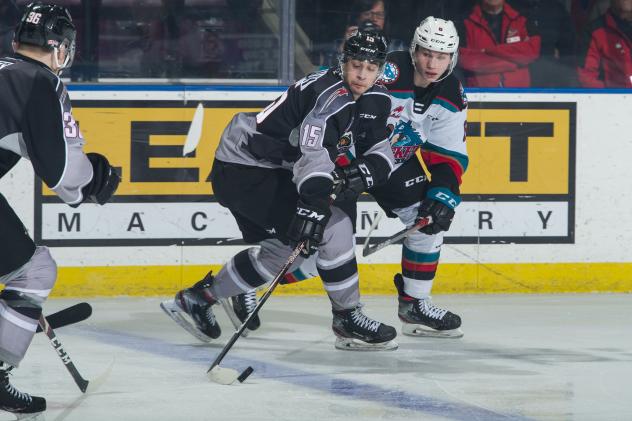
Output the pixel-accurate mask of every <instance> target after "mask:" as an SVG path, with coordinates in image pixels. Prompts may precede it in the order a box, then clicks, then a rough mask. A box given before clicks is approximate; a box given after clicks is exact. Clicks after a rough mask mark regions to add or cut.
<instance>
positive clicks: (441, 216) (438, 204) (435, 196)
mask: <svg viewBox="0 0 632 421" xmlns="http://www.w3.org/2000/svg"><path fill="white" fill-rule="evenodd" d="M460 202H461V198H460V197H459V196H457V195H456V194H454V193H452V192H451V191H450V190H448V189H446V188H436V187H435V188H432V189H430V190H428V193H427V194H426V198H425V199H424V200H422V202H421V205H420V206H419V211H418V212H417V219H416V220H415V223H417V222H418V221H419V220H420V219H422V218H426V217H427V216H430V217H431V218H432V223H431V224H430V225H426V226H425V227H423V228H420V229H419V231H421V232H423V233H424V234H428V235H433V234H438V233H440V232H441V231H447V230H449V229H450V224H452V218H454V208H456V207H457V205H458V204H459V203H460Z"/></svg>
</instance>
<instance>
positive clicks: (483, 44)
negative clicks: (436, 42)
mask: <svg viewBox="0 0 632 421" xmlns="http://www.w3.org/2000/svg"><path fill="white" fill-rule="evenodd" d="M528 26H529V25H528V24H527V18H525V17H524V16H522V15H521V14H520V13H518V12H517V11H516V10H514V9H513V8H512V7H511V6H509V5H508V4H506V3H505V0H480V2H479V4H477V5H475V6H474V8H473V10H472V13H471V14H470V15H469V16H468V17H467V18H466V19H465V21H464V22H463V24H462V28H461V32H462V34H461V39H462V40H463V41H464V42H463V44H462V47H461V48H459V53H460V55H461V57H460V60H459V62H460V64H461V68H462V69H463V70H464V72H465V77H466V86H481V87H529V86H531V77H530V73H529V67H528V66H529V64H531V63H533V62H534V61H535V60H536V59H537V58H538V57H539V56H540V36H539V35H535V34H534V29H533V28H531V27H528Z"/></svg>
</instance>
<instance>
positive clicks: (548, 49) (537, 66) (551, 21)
mask: <svg viewBox="0 0 632 421" xmlns="http://www.w3.org/2000/svg"><path fill="white" fill-rule="evenodd" d="M511 4H512V5H513V6H514V7H515V8H516V9H517V10H518V11H519V12H520V14H522V15H523V16H525V17H526V18H527V20H528V21H529V22H531V24H532V25H533V26H534V27H535V28H536V32H537V33H538V34H539V35H540V57H539V58H538V59H537V60H536V61H534V62H533V63H531V65H529V71H530V73H531V86H535V87H545V88H560V87H569V86H577V77H576V72H575V69H576V67H577V64H576V60H575V38H576V36H575V31H574V30H573V24H572V20H571V17H570V15H569V13H568V11H567V10H566V9H565V8H564V5H563V4H562V3H560V1H559V0H511Z"/></svg>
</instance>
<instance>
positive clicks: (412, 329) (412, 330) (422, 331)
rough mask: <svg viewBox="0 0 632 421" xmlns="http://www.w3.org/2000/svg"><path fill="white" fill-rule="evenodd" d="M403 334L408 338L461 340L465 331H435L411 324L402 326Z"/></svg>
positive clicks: (457, 329) (458, 329)
mask: <svg viewBox="0 0 632 421" xmlns="http://www.w3.org/2000/svg"><path fill="white" fill-rule="evenodd" d="M402 333H403V334H404V335H406V336H417V337H424V338H452V339H456V338H460V337H462V336H463V331H462V330H461V329H460V328H456V329H452V330H435V329H432V328H430V327H428V326H424V325H416V324H410V323H403V324H402Z"/></svg>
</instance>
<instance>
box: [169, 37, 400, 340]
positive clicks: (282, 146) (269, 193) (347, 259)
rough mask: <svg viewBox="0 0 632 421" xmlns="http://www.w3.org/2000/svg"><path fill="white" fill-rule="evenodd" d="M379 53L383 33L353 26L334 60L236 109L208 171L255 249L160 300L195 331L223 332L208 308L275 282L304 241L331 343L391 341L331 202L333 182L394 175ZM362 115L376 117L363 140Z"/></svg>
mask: <svg viewBox="0 0 632 421" xmlns="http://www.w3.org/2000/svg"><path fill="white" fill-rule="evenodd" d="M385 58H386V42H385V41H384V40H383V38H382V37H381V36H379V35H375V34H371V33H363V32H358V33H356V34H355V35H354V36H352V37H351V38H350V39H349V40H347V42H346V43H345V47H344V52H343V54H342V56H341V59H340V64H339V66H336V67H333V68H331V69H329V70H324V71H321V72H317V73H314V74H311V75H308V76H307V77H305V78H303V79H301V80H299V81H298V82H296V83H295V84H294V85H292V86H290V88H289V89H288V90H287V91H285V92H284V93H283V94H282V95H281V96H280V97H279V98H277V99H276V100H275V101H274V102H272V103H271V104H270V105H268V106H267V107H266V108H265V109H263V110H262V111H261V112H259V113H239V114H237V115H235V116H234V118H233V119H232V121H231V122H230V123H229V125H228V126H227V127H226V129H225V130H224V133H223V134H222V137H221V140H220V144H219V146H218V148H217V151H216V152H215V161H214V164H213V169H212V172H211V180H212V184H213V190H214V194H215V197H216V198H217V200H218V201H219V203H220V204H222V205H223V206H225V207H227V208H228V209H229V210H230V211H231V213H232V214H233V216H234V217H235V219H236V221H237V224H238V226H239V228H240V230H241V232H242V235H243V238H244V241H246V242H247V243H250V244H257V243H258V244H259V245H260V247H252V248H249V249H246V250H244V251H242V252H240V253H238V254H237V255H236V256H234V257H233V258H232V259H231V260H230V261H229V262H228V263H227V264H226V265H225V266H224V267H223V268H222V269H221V270H220V271H219V272H218V273H217V275H216V276H213V275H211V274H209V275H207V276H206V277H205V278H204V279H203V280H201V281H200V282H198V283H197V284H195V285H194V286H192V287H191V288H187V289H185V290H182V291H180V292H178V293H177V294H176V297H175V300H169V301H165V302H163V303H162V308H163V310H165V312H166V313H167V314H168V315H169V316H170V317H172V318H173V319H174V320H175V321H176V322H178V323H179V324H181V325H182V326H183V327H185V328H186V329H187V330H188V331H189V332H191V333H192V334H194V335H195V336H196V337H198V338H199V339H202V340H210V339H212V338H217V337H219V335H220V327H219V325H218V323H217V320H216V319H215V315H214V313H213V309H212V306H213V304H215V303H217V301H218V300H220V299H224V298H228V297H232V296H235V295H237V294H241V293H244V292H246V291H249V290H251V289H253V288H256V287H258V286H259V285H261V284H263V283H265V282H269V281H271V280H272V279H273V278H274V276H275V275H276V273H277V272H278V271H279V270H280V268H281V266H282V265H283V264H284V263H285V261H286V260H287V257H288V256H289V255H290V253H291V251H292V249H293V248H294V246H295V245H296V244H298V243H299V242H301V241H304V240H306V241H307V244H308V245H307V248H306V249H304V255H305V256H304V257H307V256H309V255H313V254H314V253H315V252H316V251H317V250H318V257H317V258H316V266H317V271H318V274H319V275H320V277H321V279H322V281H323V284H324V288H325V290H326V291H327V294H328V295H329V298H330V300H331V303H332V311H333V323H332V328H333V330H334V333H335V334H336V336H337V340H336V347H337V348H341V349H356V348H363V349H393V348H394V347H396V344H394V343H393V342H392V339H393V338H395V336H396V332H395V329H394V328H393V327H391V326H387V325H385V324H383V323H380V322H378V321H375V320H372V319H370V318H369V317H367V316H366V315H365V314H364V313H363V311H362V309H361V304H360V294H359V287H358V273H357V264H356V259H355V239H354V235H353V222H352V221H351V219H350V218H349V217H348V216H347V214H345V213H344V212H343V211H342V210H340V209H339V208H337V207H335V206H331V205H330V203H329V202H330V199H329V196H330V194H331V192H332V186H333V183H334V178H336V179H341V180H344V182H345V183H347V185H349V186H355V187H354V188H360V189H361V190H366V189H368V188H370V187H372V186H377V185H379V184H382V183H384V182H386V180H387V178H388V176H389V174H390V172H391V171H392V168H393V164H394V163H393V155H392V151H391V148H390V145H389V143H388V139H387V137H388V132H387V130H386V120H387V118H388V114H389V112H390V105H391V104H390V96H389V95H388V93H387V92H386V90H385V89H384V88H383V86H381V85H379V84H375V82H376V80H377V79H378V78H379V77H380V75H381V73H382V70H383V65H384V60H385ZM361 114H365V115H371V116H372V117H373V118H372V119H371V120H370V122H367V123H366V125H364V127H363V131H364V132H365V136H363V137H362V138H361V139H360V138H358V137H357V130H358V125H359V121H360V115H361ZM350 157H357V159H352V160H351V162H350V164H349V166H348V167H347V169H346V170H345V171H339V172H338V173H336V174H334V171H335V170H336V165H335V163H336V161H337V160H339V159H348V158H350ZM300 260H302V259H300V258H299V259H298V261H297V262H295V267H297V266H298V265H299V264H300ZM183 314H186V315H188V316H189V317H190V318H191V319H192V320H193V322H194V325H192V324H190V323H187V320H186V319H185V318H183V317H182V316H183Z"/></svg>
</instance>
